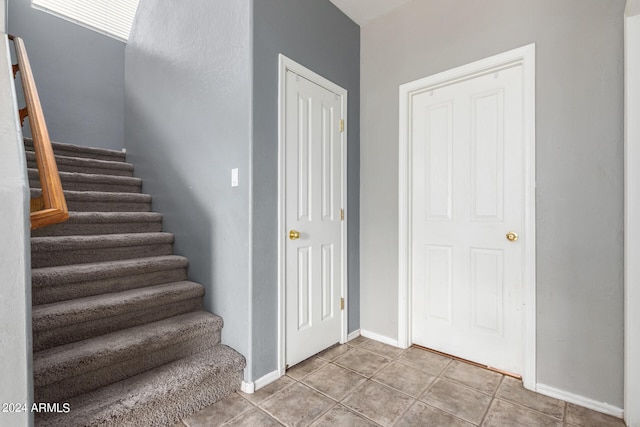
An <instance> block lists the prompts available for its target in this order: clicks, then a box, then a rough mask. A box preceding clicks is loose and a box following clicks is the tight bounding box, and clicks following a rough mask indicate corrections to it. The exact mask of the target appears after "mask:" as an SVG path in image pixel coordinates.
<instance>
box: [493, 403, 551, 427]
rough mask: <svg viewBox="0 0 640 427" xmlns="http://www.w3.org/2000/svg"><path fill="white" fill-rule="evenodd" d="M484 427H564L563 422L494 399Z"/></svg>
mask: <svg viewBox="0 0 640 427" xmlns="http://www.w3.org/2000/svg"><path fill="white" fill-rule="evenodd" d="M482 426H483V427H532V426H536V427H562V421H560V420H558V419H557V418H553V417H549V416H547V415H544V414H541V413H540V412H537V411H534V410H531V409H527V408H524V407H522V406H519V405H514V404H513V403H509V402H505V401H504V400H500V399H494V400H493V402H492V403H491V407H490V408H489V412H487V416H486V417H485V419H484V422H483V423H482Z"/></svg>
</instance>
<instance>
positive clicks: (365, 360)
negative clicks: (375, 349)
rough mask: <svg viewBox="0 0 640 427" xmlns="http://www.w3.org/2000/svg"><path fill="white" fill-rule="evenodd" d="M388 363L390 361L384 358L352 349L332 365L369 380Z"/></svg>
mask: <svg viewBox="0 0 640 427" xmlns="http://www.w3.org/2000/svg"><path fill="white" fill-rule="evenodd" d="M389 362H390V359H388V358H386V357H382V356H378V355H377V354H373V353H370V352H368V351H362V350H358V349H356V348H354V349H353V350H351V351H349V352H347V353H345V354H343V355H342V356H340V357H339V358H337V359H336V360H334V362H333V363H335V364H336V365H340V366H342V367H343V368H347V369H351V370H352V371H355V372H357V373H359V374H360V375H364V376H365V377H367V378H370V377H371V376H372V375H373V374H375V373H376V372H377V371H379V370H380V369H381V368H383V367H384V366H385V365H386V364H387V363H389Z"/></svg>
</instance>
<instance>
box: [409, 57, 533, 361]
mask: <svg viewBox="0 0 640 427" xmlns="http://www.w3.org/2000/svg"><path fill="white" fill-rule="evenodd" d="M522 71H523V70H522V66H521V65H516V66H512V67H511V68H506V69H502V70H500V71H497V72H491V73H488V74H484V75H480V76H476V77H473V78H468V79H466V80H462V81H458V82H456V83H452V84H447V85H443V86H441V87H437V88H434V89H432V90H428V91H425V92H422V93H420V94H417V95H415V96H414V98H413V104H412V105H413V108H412V110H411V111H410V115H409V117H410V126H409V138H410V145H411V152H412V157H411V160H410V162H411V170H412V176H411V191H410V199H411V200H410V201H411V210H410V213H411V230H412V234H411V241H412V243H411V266H412V270H411V272H410V280H411V289H412V295H411V301H412V307H411V313H412V315H411V330H412V339H413V342H414V343H416V344H419V345H423V346H425V347H429V348H433V349H436V350H439V351H442V352H445V353H449V354H453V355H455V356H458V357H462V358H465V359H469V360H473V361H476V362H479V363H482V364H485V365H489V366H493V367H495V368H499V369H504V370H507V371H510V372H514V373H522V372H523V353H522V352H523V340H522V324H523V321H522V295H521V290H522V273H521V269H522V260H523V248H522V244H521V239H519V240H515V241H513V240H508V238H507V234H508V233H510V232H513V233H516V234H520V235H521V234H522V233H523V224H524V182H525V180H524V151H523V141H524V136H523V135H524V131H523V95H522V94H523V78H522V77H523V74H522ZM511 238H512V239H514V238H515V236H514V235H513V234H512V235H511Z"/></svg>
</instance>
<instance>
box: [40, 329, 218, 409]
mask: <svg viewBox="0 0 640 427" xmlns="http://www.w3.org/2000/svg"><path fill="white" fill-rule="evenodd" d="M220 335H221V333H220V329H217V330H212V329H211V330H209V331H208V333H206V334H202V335H198V336H196V337H195V338H192V339H189V340H186V341H181V342H174V343H173V344H172V345H170V346H167V347H164V348H162V349H159V350H157V351H153V352H148V351H145V350H144V349H142V350H141V351H140V352H139V353H138V354H136V355H133V356H132V357H131V358H128V359H127V360H122V361H119V362H117V363H115V364H112V365H109V366H105V367H103V368H101V369H98V370H95V371H92V372H88V373H86V374H82V375H78V376H75V377H72V378H67V379H64V380H62V381H59V382H56V383H53V384H47V385H44V386H35V387H34V398H35V401H36V402H64V401H65V400H67V399H69V398H72V397H74V396H77V395H79V394H82V393H87V392H90V391H93V390H96V389H98V388H99V387H104V386H107V385H109V384H113V383H116V382H118V381H121V380H124V379H126V378H130V377H133V376H135V375H138V374H141V373H143V372H146V371H148V370H150V369H153V368H156V367H159V366H161V365H164V364H166V363H170V362H173V361H175V360H178V359H180V358H183V357H188V356H191V355H194V354H197V353H200V352H202V351H204V350H206V349H207V348H210V347H213V346H214V345H216V344H218V343H219V342H220Z"/></svg>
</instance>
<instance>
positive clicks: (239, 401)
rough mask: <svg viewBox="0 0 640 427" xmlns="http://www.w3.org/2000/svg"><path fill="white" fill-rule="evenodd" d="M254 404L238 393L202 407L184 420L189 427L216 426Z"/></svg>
mask: <svg viewBox="0 0 640 427" xmlns="http://www.w3.org/2000/svg"><path fill="white" fill-rule="evenodd" d="M253 407H254V406H253V405H252V404H251V403H249V401H248V400H246V399H244V398H243V397H241V396H240V395H239V394H237V393H233V394H232V395H231V396H229V397H227V398H225V399H222V400H220V401H218V402H216V403H214V404H213V405H209V406H207V407H206V408H203V409H201V410H200V411H198V412H196V413H195V414H193V415H191V416H190V417H187V418H185V419H184V420H183V422H184V423H185V424H186V425H187V426H188V427H200V426H202V427H205V426H206V427H215V426H219V425H222V424H224V423H225V422H227V421H229V420H230V419H232V418H235V417H237V416H238V415H240V414H242V413H243V412H246V411H248V410H249V409H251V408H253Z"/></svg>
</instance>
